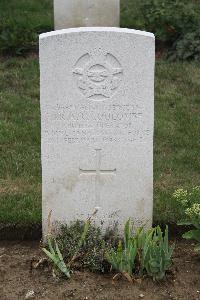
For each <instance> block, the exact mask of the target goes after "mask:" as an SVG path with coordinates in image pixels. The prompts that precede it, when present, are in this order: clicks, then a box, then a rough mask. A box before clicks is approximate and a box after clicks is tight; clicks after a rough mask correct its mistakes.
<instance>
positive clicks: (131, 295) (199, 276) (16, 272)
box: [0, 241, 200, 300]
mask: <svg viewBox="0 0 200 300" xmlns="http://www.w3.org/2000/svg"><path fill="white" fill-rule="evenodd" d="M41 257H43V254H42V252H41V250H40V249H39V242H11V241H10V242H8V241H1V242H0V299H1V300H16V299H25V297H26V295H27V293H28V292H29V291H34V295H33V298H27V299H46V300H51V299H52V300H53V299H54V300H64V299H72V300H73V299H77V300H78V299H80V300H90V299H97V300H98V299H102V300H103V299H105V300H112V299H113V300H116V299H125V300H128V299H130V300H133V299H145V300H150V299H151V300H152V299H153V300H154V299H155V300H162V299H174V300H175V299H188V300H197V299H200V254H197V253H195V252H194V251H193V246H192V245H191V244H190V243H188V242H185V241H179V242H177V245H176V251H175V253H174V265H173V267H172V270H171V272H170V273H169V274H168V275H167V279H166V280H165V281H163V282H153V281H152V280H151V279H150V278H144V279H142V280H141V282H140V281H138V282H135V283H134V284H130V283H129V282H127V281H126V280H125V279H123V278H121V279H119V280H118V281H116V282H115V284H114V285H113V284H112V276H113V274H107V275H101V274H92V273H88V272H74V274H73V275H72V278H71V279H70V280H65V279H56V278H53V276H52V274H51V272H50V270H49V269H48V267H47V268H45V267H44V266H43V267H42V268H38V269H33V268H31V266H34V263H33V261H38V259H39V258H41Z"/></svg>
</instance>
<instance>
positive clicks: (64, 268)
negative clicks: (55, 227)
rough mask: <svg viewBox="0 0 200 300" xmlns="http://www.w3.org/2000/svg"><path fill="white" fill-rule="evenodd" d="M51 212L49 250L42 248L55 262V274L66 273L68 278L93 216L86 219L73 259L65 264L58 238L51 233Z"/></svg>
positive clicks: (48, 238)
mask: <svg viewBox="0 0 200 300" xmlns="http://www.w3.org/2000/svg"><path fill="white" fill-rule="evenodd" d="M51 213H52V211H51V212H50V213H49V216H48V228H49V234H48V237H47V242H48V248H49V250H47V249H46V248H42V250H43V251H44V253H45V254H46V255H47V256H48V258H49V259H50V260H51V261H52V262H53V264H54V266H55V269H53V274H54V275H60V274H64V275H65V276H66V277H67V278H70V273H71V264H72V263H73V262H74V261H75V260H76V258H77V256H78V253H79V250H80V249H81V247H82V245H83V244H84V241H85V239H86V235H87V233H88V229H89V226H90V221H91V218H88V219H87V220H86V221H85V223H84V226H83V232H82V234H81V236H80V239H79V240H78V241H77V245H76V247H75V249H74V253H73V256H72V258H71V260H70V261H69V262H68V263H67V264H65V262H64V258H63V255H62V254H61V251H60V249H59V246H58V243H57V241H56V239H55V238H53V236H52V235H51V222H50V218H51ZM95 213H96V212H95ZM93 215H94V214H93ZM53 245H54V246H53ZM54 247H55V248H54ZM57 271H58V272H57Z"/></svg>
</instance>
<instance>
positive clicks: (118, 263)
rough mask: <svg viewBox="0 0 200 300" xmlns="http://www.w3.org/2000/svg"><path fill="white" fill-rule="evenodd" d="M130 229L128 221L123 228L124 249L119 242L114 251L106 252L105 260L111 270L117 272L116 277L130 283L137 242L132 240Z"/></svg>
mask: <svg viewBox="0 0 200 300" xmlns="http://www.w3.org/2000/svg"><path fill="white" fill-rule="evenodd" d="M132 227H133V226H132V225H131V221H130V220H128V221H127V222H126V224H125V228H124V247H123V245H122V242H121V241H119V243H118V246H117V249H116V250H114V249H111V250H109V251H107V252H106V259H107V260H108V262H109V263H110V264H111V266H112V267H113V269H115V270H116V271H118V272H119V273H118V274H117V275H116V276H118V275H119V274H122V275H123V276H125V277H126V278H127V279H128V280H129V281H132V275H133V271H134V267H135V259H136V255H137V242H136V240H134V239H133V233H132ZM116 276H115V277H114V278H116Z"/></svg>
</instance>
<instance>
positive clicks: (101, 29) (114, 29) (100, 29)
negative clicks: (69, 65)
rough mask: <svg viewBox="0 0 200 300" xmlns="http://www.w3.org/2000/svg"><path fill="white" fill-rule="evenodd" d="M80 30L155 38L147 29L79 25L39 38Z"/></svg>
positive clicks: (78, 31)
mask: <svg viewBox="0 0 200 300" xmlns="http://www.w3.org/2000/svg"><path fill="white" fill-rule="evenodd" d="M80 32H118V33H131V34H135V35H140V36H144V37H145V36H146V37H152V38H155V36H154V34H153V33H151V32H147V31H141V30H135V29H128V28H117V27H78V28H68V29H61V30H56V31H50V32H45V33H42V34H40V36H39V38H40V39H43V38H47V37H52V36H59V35H62V34H69V33H80Z"/></svg>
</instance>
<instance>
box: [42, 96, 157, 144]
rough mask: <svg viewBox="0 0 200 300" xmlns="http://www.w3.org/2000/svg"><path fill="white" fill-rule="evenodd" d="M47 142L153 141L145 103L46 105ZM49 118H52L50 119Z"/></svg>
mask: <svg viewBox="0 0 200 300" xmlns="http://www.w3.org/2000/svg"><path fill="white" fill-rule="evenodd" d="M44 114H45V120H46V121H45V128H44V129H43V133H44V136H43V139H44V140H45V142H46V143H49V144H54V143H59V144H62V143H63V142H65V143H66V144H82V143H84V144H94V147H95V144H96V143H98V144H99V143H100V144H101V145H102V144H106V143H112V144H113V143H134V142H144V141H147V140H148V141H149V142H150V141H151V139H152V137H151V135H150V130H149V128H148V126H147V125H145V123H144V117H145V111H144V107H143V106H142V105H141V104H132V103H129V104H110V103H106V104H102V103H101V104H100V103H94V102H91V103H90V104H89V105H85V104H71V103H68V102H67V101H66V103H65V104H64V105H60V104H55V105H48V106H46V110H45V113H44ZM48 120H49V121H48Z"/></svg>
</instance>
